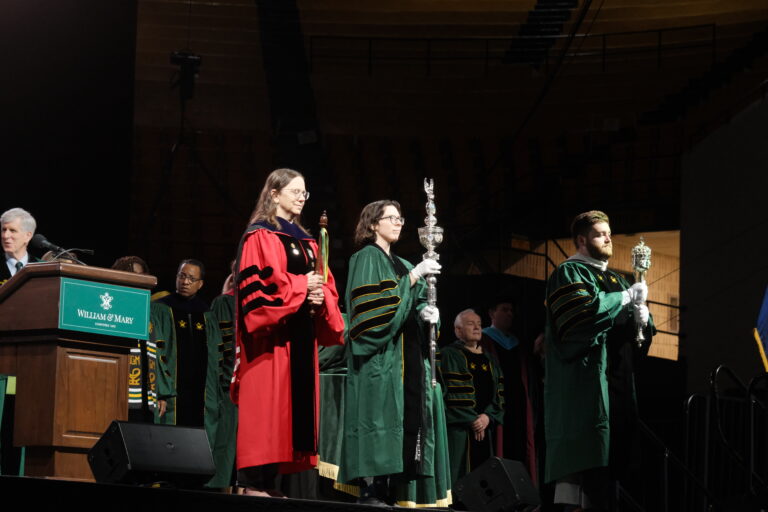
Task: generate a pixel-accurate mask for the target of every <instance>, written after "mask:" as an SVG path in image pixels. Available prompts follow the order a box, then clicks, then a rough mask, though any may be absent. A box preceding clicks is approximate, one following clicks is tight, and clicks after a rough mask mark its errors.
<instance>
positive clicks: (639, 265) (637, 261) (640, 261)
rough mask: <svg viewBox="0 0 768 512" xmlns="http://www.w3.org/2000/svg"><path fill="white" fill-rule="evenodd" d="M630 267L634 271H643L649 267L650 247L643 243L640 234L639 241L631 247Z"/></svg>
mask: <svg viewBox="0 0 768 512" xmlns="http://www.w3.org/2000/svg"><path fill="white" fill-rule="evenodd" d="M632 268H633V269H635V271H636V272H645V271H646V270H648V269H649V268H651V248H650V247H648V246H647V245H645V240H644V239H643V237H642V236H641V237H640V243H639V244H637V245H636V246H634V247H633V248H632Z"/></svg>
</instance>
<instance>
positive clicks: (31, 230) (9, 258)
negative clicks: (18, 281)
mask: <svg viewBox="0 0 768 512" xmlns="http://www.w3.org/2000/svg"><path fill="white" fill-rule="evenodd" d="M0 226H1V229H2V243H3V252H4V253H5V258H4V260H3V263H2V264H0V284H3V283H5V282H6V281H7V280H8V279H10V278H11V277H12V276H14V275H15V274H16V272H18V271H19V270H21V269H22V267H24V265H26V264H27V263H29V262H30V261H35V260H34V258H32V257H31V256H30V254H29V253H28V252H27V245H29V241H30V240H32V235H34V234H35V228H36V227H37V223H36V222H35V218H34V217H32V215H30V213H29V212H28V211H26V210H23V209H21V208H11V209H10V210H8V211H6V212H5V213H3V215H2V216H0Z"/></svg>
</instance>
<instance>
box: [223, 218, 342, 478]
mask: <svg viewBox="0 0 768 512" xmlns="http://www.w3.org/2000/svg"><path fill="white" fill-rule="evenodd" d="M278 220H279V221H280V222H281V224H282V225H281V228H280V229H279V230H277V229H275V228H274V226H271V225H270V224H267V223H259V224H254V225H251V226H250V227H249V228H248V232H247V233H246V234H245V235H244V237H243V241H242V242H241V251H240V257H239V262H238V272H237V274H238V276H237V279H236V286H237V301H236V303H237V304H236V313H235V314H236V319H237V321H236V338H237V356H236V357H237V359H236V363H235V370H234V375H233V377H232V386H231V389H230V392H231V395H232V400H233V401H234V402H235V403H236V404H238V406H239V414H238V432H237V468H238V469H242V468H246V467H251V466H260V465H263V464H272V463H279V472H280V473H293V472H297V471H303V470H305V469H310V468H312V467H314V466H315V465H316V464H317V432H318V425H319V415H318V411H319V406H320V394H319V385H320V377H319V366H318V361H317V344H318V343H320V344H322V345H326V346H328V345H339V344H342V343H343V342H344V338H343V332H344V320H343V319H342V316H341V312H340V311H339V305H338V302H339V301H338V293H337V291H336V285H335V281H334V278H333V275H332V274H331V272H330V271H329V272H328V281H327V283H326V284H325V285H323V292H324V294H325V302H324V304H323V305H322V306H320V307H318V308H316V310H315V312H314V316H310V313H309V308H308V305H307V303H306V298H307V276H306V273H307V272H309V271H310V270H312V269H313V268H314V262H315V255H316V254H317V244H316V243H315V241H314V240H313V239H312V238H311V237H309V236H308V235H306V234H304V233H303V232H301V231H300V230H298V228H296V226H294V225H293V224H290V223H288V222H287V221H285V220H283V219H278ZM291 235H293V236H291ZM292 348H293V350H292Z"/></svg>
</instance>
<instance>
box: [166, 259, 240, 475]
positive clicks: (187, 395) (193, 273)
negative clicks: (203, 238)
mask: <svg viewBox="0 0 768 512" xmlns="http://www.w3.org/2000/svg"><path fill="white" fill-rule="evenodd" d="M204 272H205V269H204V267H203V264H202V263H201V262H199V261H197V260H191V259H188V260H184V261H182V262H181V264H180V265H179V270H178V272H177V274H176V292H175V293H172V294H170V295H167V296H165V297H163V298H161V299H159V300H158V301H157V302H156V303H155V304H157V305H158V306H160V307H155V308H154V309H153V311H152V315H153V321H154V322H156V323H153V326H152V327H153V329H155V330H157V335H158V339H157V396H158V407H157V409H156V416H155V423H160V424H165V425H180V426H186V427H204V428H205V433H206V434H207V436H208V442H209V444H210V445H211V449H213V448H214V446H215V440H216V430H217V426H218V422H219V416H220V402H221V401H222V400H224V399H225V398H226V399H227V400H229V398H228V397H225V396H224V395H223V392H222V390H221V386H220V385H219V383H220V366H219V354H220V351H219V348H220V345H221V331H220V330H219V323H218V321H217V319H216V318H214V317H213V315H212V313H211V312H210V311H209V306H208V304H207V303H206V302H205V301H203V300H202V299H201V298H199V297H198V296H197V292H198V291H199V290H200V288H202V286H203V278H204ZM162 306H165V310H164V312H163V311H162ZM214 460H216V457H214ZM217 462H218V461H217ZM231 473H232V468H231V466H230V467H220V465H217V466H216V475H215V476H214V477H213V478H212V479H211V480H210V481H209V482H208V483H207V484H206V485H207V486H208V487H213V488H221V487H226V486H227V485H229V479H230V476H231Z"/></svg>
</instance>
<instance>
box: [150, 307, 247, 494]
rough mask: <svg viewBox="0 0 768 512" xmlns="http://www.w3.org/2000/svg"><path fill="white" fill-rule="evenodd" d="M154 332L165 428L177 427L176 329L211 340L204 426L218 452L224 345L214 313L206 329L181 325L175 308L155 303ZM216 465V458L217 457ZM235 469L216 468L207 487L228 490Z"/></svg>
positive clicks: (161, 419)
mask: <svg viewBox="0 0 768 512" xmlns="http://www.w3.org/2000/svg"><path fill="white" fill-rule="evenodd" d="M151 317H152V318H151V320H152V326H151V330H152V332H153V333H154V334H153V336H154V338H155V340H156V343H157V379H156V382H157V397H158V399H159V400H165V401H166V403H167V406H166V411H165V414H164V415H163V416H162V417H159V416H158V412H159V408H155V423H159V424H162V425H175V424H176V399H177V396H178V390H177V386H176V384H177V376H178V371H177V362H178V343H177V332H176V329H177V328H180V329H189V328H191V329H196V330H204V331H205V336H206V340H207V351H208V364H207V368H206V378H205V391H204V394H205V397H204V404H201V405H202V406H203V407H204V413H203V418H204V419H203V427H204V428H205V433H206V435H207V436H208V443H209V444H210V447H211V451H212V452H213V450H214V443H215V440H216V431H217V427H218V424H219V416H220V408H221V407H220V404H221V402H222V400H223V399H225V398H226V399H227V400H229V397H228V396H224V395H223V394H222V391H221V386H220V385H219V345H220V344H221V331H220V330H219V324H218V322H217V320H216V319H215V318H214V317H213V315H212V314H211V313H210V312H205V313H203V318H204V323H205V325H204V326H199V325H193V326H191V327H190V326H188V325H186V324H180V322H182V321H184V320H185V319H184V318H178V319H175V318H174V314H173V309H172V308H170V307H169V306H167V305H165V304H162V303H157V302H153V303H152V310H151ZM214 462H216V458H215V457H214ZM231 474H232V467H231V466H229V467H226V468H224V467H219V465H218V464H217V465H216V474H215V475H214V476H213V478H212V479H211V480H210V481H209V482H208V483H206V486H207V487H213V488H218V487H225V486H227V485H229V480H230V477H231Z"/></svg>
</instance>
